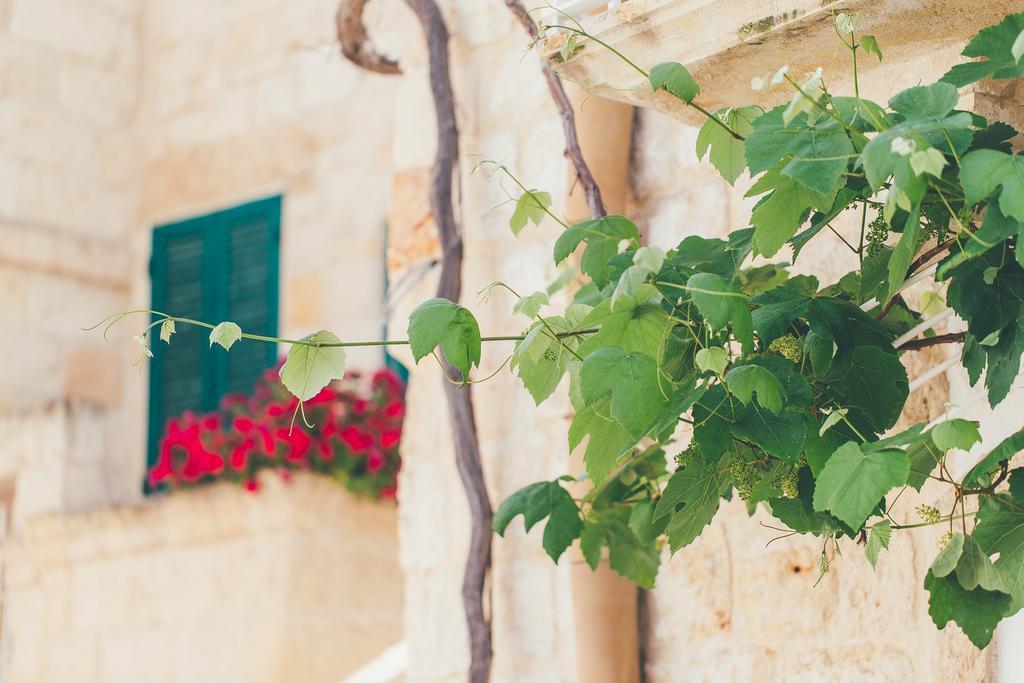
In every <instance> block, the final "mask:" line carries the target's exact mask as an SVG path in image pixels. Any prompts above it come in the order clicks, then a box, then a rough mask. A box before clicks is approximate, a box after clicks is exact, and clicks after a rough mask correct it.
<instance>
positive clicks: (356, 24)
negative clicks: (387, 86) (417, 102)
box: [334, 0, 402, 75]
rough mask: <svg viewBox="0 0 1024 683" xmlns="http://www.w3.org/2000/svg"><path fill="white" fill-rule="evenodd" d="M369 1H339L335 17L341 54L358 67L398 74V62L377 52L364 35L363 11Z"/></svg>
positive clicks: (380, 72)
mask: <svg viewBox="0 0 1024 683" xmlns="http://www.w3.org/2000/svg"><path fill="white" fill-rule="evenodd" d="M369 1H370V0H341V4H340V5H339V6H338V13H337V14H336V15H335V17H334V18H335V23H336V26H337V33H338V41H339V42H341V53H342V54H343V55H345V57H347V58H348V60H349V61H350V62H352V63H353V64H355V65H356V66H358V67H361V68H363V69H366V70H367V71H373V72H376V73H379V74H392V75H393V74H400V73H402V69H401V67H399V66H398V62H396V61H395V60H393V59H391V58H390V57H385V56H384V55H382V54H380V53H379V52H377V51H376V50H375V49H374V47H373V46H372V45H371V44H370V39H369V37H368V36H367V35H366V24H364V23H363V9H364V8H365V7H366V4H367V3H368V2H369Z"/></svg>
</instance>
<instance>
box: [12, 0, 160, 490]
mask: <svg viewBox="0 0 1024 683" xmlns="http://www.w3.org/2000/svg"><path fill="white" fill-rule="evenodd" d="M139 7H140V6H139V3H138V2H135V1H134V0H108V1H105V2H87V1H85V0H38V1H37V0H5V1H4V2H0V293H2V303H0V352H2V353H3V356H4V358H5V359H7V362H6V363H5V366H6V369H5V371H4V373H3V377H4V381H3V382H2V383H0V415H2V416H3V422H4V425H5V426H4V428H5V429H7V430H9V429H10V428H11V421H12V420H16V419H18V418H17V417H16V416H22V417H24V418H26V419H27V420H29V421H28V422H26V423H25V426H24V428H20V429H19V431H22V432H24V433H25V434H26V437H27V438H28V439H29V441H27V442H26V441H22V442H20V443H12V441H11V440H5V442H4V444H3V446H0V478H3V479H4V480H5V481H6V482H8V485H10V486H11V487H14V488H17V486H16V483H20V482H17V481H16V480H18V479H19V478H20V476H21V475H22V474H24V475H26V476H28V477H30V478H32V477H34V481H26V482H24V487H29V488H28V491H29V492H27V493H26V495H27V496H28V497H29V498H31V499H32V500H31V501H29V502H28V503H27V505H28V507H29V508H33V509H37V510H38V509H40V506H43V507H45V508H46V509H48V510H61V509H81V508H82V507H88V506H90V505H95V504H97V503H99V502H103V501H106V500H110V499H114V500H118V499H125V498H127V497H129V496H130V495H132V494H131V493H130V490H131V489H135V488H137V485H136V483H134V482H133V483H132V485H131V486H130V487H128V486H125V484H127V482H125V481H120V480H118V477H116V475H114V472H115V471H116V469H117V465H118V464H120V461H119V460H118V457H117V456H115V455H113V452H114V450H115V449H114V448H113V446H114V444H116V443H118V442H119V436H120V434H119V432H118V424H119V423H121V417H122V416H125V415H127V414H128V413H129V412H130V411H126V409H125V407H126V406H127V405H128V403H129V401H128V399H127V398H126V396H125V391H124V382H125V379H124V378H126V377H127V376H129V375H131V369H130V367H129V364H130V363H131V361H132V360H133V358H132V355H131V354H132V353H133V352H132V351H131V350H130V349H129V348H128V346H127V345H119V344H104V343H103V342H102V340H100V339H99V338H98V336H97V335H85V334H83V333H82V332H81V330H80V329H79V328H81V327H83V326H85V325H90V324H93V323H95V322H97V321H98V320H100V319H101V318H103V317H104V316H106V315H107V314H108V313H110V312H111V311H115V310H120V309H123V308H124V307H125V306H126V305H127V303H128V300H129V297H128V293H129V290H130V287H131V276H130V274H131V272H132V270H133V266H132V261H131V254H130V250H129V242H128V240H127V237H128V235H129V234H130V233H131V231H132V230H133V228H134V227H135V224H136V223H135V221H136V206H137V204H136V200H137V189H138V166H137V159H136V157H135V155H134V153H133V149H134V147H135V145H136V137H135V129H134V124H133V122H134V119H135V114H136V112H137V110H138V106H139V96H140V92H139V76H140V70H141V66H140V55H139V37H138V34H137V31H136V27H137V24H138V21H139ZM130 343H131V342H130V341H129V344H130ZM65 400H70V401H74V402H76V403H78V404H79V405H80V407H81V412H80V414H82V415H84V414H85V413H91V414H92V415H93V417H92V418H91V419H88V418H84V419H83V420H82V421H81V424H80V425H79V426H80V427H81V428H82V429H85V430H89V431H90V436H89V437H88V439H87V440H88V441H89V442H90V446H91V448H90V450H89V452H88V453H86V452H85V451H84V450H83V451H82V452H81V454H80V455H81V458H80V459H79V460H78V462H75V463H62V464H61V466H60V468H59V469H60V470H61V471H58V470H57V469H51V470H49V474H48V475H43V474H42V471H40V470H38V469H37V470H36V471H35V473H29V472H26V471H24V470H20V469H19V467H18V464H17V463H19V462H24V461H25V460H26V459H28V458H36V457H39V453H34V454H33V453H30V452H29V451H32V450H37V451H43V450H45V445H44V444H42V443H40V444H39V448H35V447H34V446H33V444H32V442H31V437H29V436H28V434H29V433H30V432H33V430H37V429H38V426H39V425H38V424H37V423H33V422H32V421H31V419H33V418H30V417H29V416H31V415H33V414H36V413H38V412H39V411H43V412H44V413H45V412H47V411H49V412H52V411H54V410H56V409H57V404H58V403H61V402H63V401H65ZM34 433H35V434H37V435H38V431H35V432H34ZM13 449H18V450H17V451H15V450H13ZM119 455H120V454H119ZM124 455H127V453H124ZM54 466H55V467H56V463H54ZM64 475H67V476H64ZM108 475H111V476H108ZM44 476H49V480H45V479H43V477H44ZM24 487H22V490H23V491H26V489H25V488H24Z"/></svg>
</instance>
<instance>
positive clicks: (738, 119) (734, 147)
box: [697, 107, 761, 185]
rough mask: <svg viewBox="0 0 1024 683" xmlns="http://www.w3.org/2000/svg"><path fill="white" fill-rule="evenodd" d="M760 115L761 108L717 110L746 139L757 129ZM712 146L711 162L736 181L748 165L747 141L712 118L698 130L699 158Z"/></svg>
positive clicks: (718, 115)
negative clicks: (755, 124)
mask: <svg viewBox="0 0 1024 683" xmlns="http://www.w3.org/2000/svg"><path fill="white" fill-rule="evenodd" d="M760 115H761V109H760V108H758V107H737V108H728V109H719V110H718V111H717V112H715V117H717V118H718V120H719V121H722V122H724V123H725V125H727V126H729V128H731V129H733V130H734V131H736V132H737V133H739V134H740V135H741V136H743V137H745V138H748V137H749V135H750V134H751V132H752V131H753V130H754V127H753V125H752V124H753V122H754V120H755V119H757V117H759V116H760ZM709 149H710V150H711V154H710V156H709V157H708V158H709V160H710V161H711V165H712V166H714V167H715V168H716V169H718V172H719V173H720V174H721V175H722V177H723V178H724V179H725V181H726V182H727V183H729V184H730V185H732V184H733V183H735V182H736V179H737V178H739V177H740V175H741V174H742V173H743V170H744V169H745V168H746V167H747V161H746V157H745V155H744V142H743V140H737V139H736V138H734V137H733V136H732V135H731V134H730V133H729V131H727V130H726V129H725V128H723V127H722V126H720V125H718V124H717V123H715V122H714V121H712V120H711V119H708V120H707V121H705V122H704V125H702V126H701V127H700V132H698V133H697V158H698V159H703V158H704V155H705V154H707V152H708V150H709Z"/></svg>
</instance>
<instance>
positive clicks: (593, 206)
mask: <svg viewBox="0 0 1024 683" xmlns="http://www.w3.org/2000/svg"><path fill="white" fill-rule="evenodd" d="M505 5H506V6H507V7H508V8H509V9H510V10H511V11H512V13H513V14H515V15H516V17H517V18H518V19H519V23H521V24H522V25H523V28H525V29H526V32H527V33H528V34H530V38H536V37H537V23H536V22H535V21H534V20H533V17H531V16H530V14H529V13H528V12H527V11H526V8H525V7H523V3H522V2H520V0H505ZM541 69H542V71H543V72H544V80H546V81H547V83H548V90H549V91H550V92H551V99H553V100H554V101H555V108H556V109H558V115H559V117H560V118H561V119H562V132H563V133H564V134H565V156H566V157H567V158H568V159H569V161H571V162H572V165H573V167H574V168H575V169H576V177H577V179H578V180H579V183H580V186H581V187H582V188H583V195H584V196H585V197H586V199H587V209H588V210H589V211H590V217H591V218H600V217H601V216H605V215H607V213H608V212H607V211H605V208H604V202H603V201H602V199H601V188H600V187H598V185H597V181H596V180H594V174H593V173H591V172H590V167H589V166H587V162H586V161H585V160H584V159H583V150H582V149H581V148H580V140H579V137H578V136H577V134H576V113H575V111H574V110H573V107H572V101H571V100H570V99H569V96H568V95H567V94H566V93H565V88H563V87H562V81H560V80H558V76H556V75H555V72H554V71H552V70H551V64H549V63H548V61H547V60H546V59H544V60H542V65H541Z"/></svg>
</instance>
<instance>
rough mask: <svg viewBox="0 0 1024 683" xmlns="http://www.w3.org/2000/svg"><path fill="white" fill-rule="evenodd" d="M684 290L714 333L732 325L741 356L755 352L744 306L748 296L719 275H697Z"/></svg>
mask: <svg viewBox="0 0 1024 683" xmlns="http://www.w3.org/2000/svg"><path fill="white" fill-rule="evenodd" d="M686 290H687V291H688V292H689V293H690V296H692V297H693V303H695V304H696V305H697V310H698V311H700V314H701V315H702V316H704V318H705V319H706V320H707V321H708V323H709V324H710V325H711V327H712V328H713V329H716V330H720V329H723V328H725V326H726V325H728V324H729V323H730V322H731V323H732V332H733V334H734V335H735V336H736V339H738V340H739V341H740V343H741V344H742V346H743V353H751V352H753V350H754V323H753V320H752V319H751V317H750V308H749V307H748V306H747V296H746V295H745V294H743V293H741V292H739V291H737V290H736V288H735V287H734V286H733V284H732V283H731V282H729V281H728V280H726V279H725V278H724V277H721V276H720V275H714V274H712V273H697V274H696V275H693V276H691V277H690V279H689V280H687V281H686Z"/></svg>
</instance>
